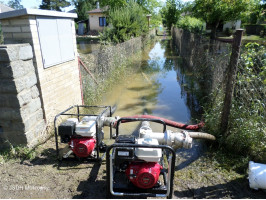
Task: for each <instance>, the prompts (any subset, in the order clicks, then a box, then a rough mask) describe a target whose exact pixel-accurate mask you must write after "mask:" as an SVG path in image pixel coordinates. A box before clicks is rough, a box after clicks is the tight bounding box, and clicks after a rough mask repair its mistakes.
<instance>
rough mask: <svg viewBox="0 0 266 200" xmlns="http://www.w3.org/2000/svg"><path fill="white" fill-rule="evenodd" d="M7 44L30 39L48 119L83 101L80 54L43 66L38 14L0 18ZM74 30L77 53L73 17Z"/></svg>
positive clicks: (75, 48) (74, 38)
mask: <svg viewBox="0 0 266 200" xmlns="http://www.w3.org/2000/svg"><path fill="white" fill-rule="evenodd" d="M1 22H2V27H3V34H4V43H5V44H14V43H25V42H26V43H29V44H30V45H31V46H32V47H33V55H34V58H33V63H34V66H35V70H36V72H37V80H38V87H39V89H40V92H41V96H42V99H41V100H42V107H43V109H44V112H45V118H46V120H51V119H52V118H53V117H54V116H55V115H56V114H58V113H59V112H61V111H63V110H65V109H66V108H68V107H69V106H71V105H74V104H81V90H80V81H79V68H78V60H77V56H76V57H75V59H74V60H72V61H69V62H65V63H61V64H59V65H55V66H52V67H49V68H46V69H44V67H43V61H42V53H41V47H40V43H39V36H38V29H37V23H36V16H31V15H29V16H20V17H16V18H9V19H3V20H1ZM72 33H73V44H74V50H75V55H77V45H76V35H75V25H74V20H72Z"/></svg>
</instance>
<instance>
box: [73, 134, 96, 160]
mask: <svg viewBox="0 0 266 200" xmlns="http://www.w3.org/2000/svg"><path fill="white" fill-rule="evenodd" d="M95 144H96V140H95V139H94V138H93V137H78V138H71V141H70V147H71V149H72V151H73V152H74V154H75V155H76V156H77V157H80V158H84V157H88V156H90V155H91V154H92V151H93V150H94V148H95Z"/></svg>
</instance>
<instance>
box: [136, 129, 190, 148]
mask: <svg viewBox="0 0 266 200" xmlns="http://www.w3.org/2000/svg"><path fill="white" fill-rule="evenodd" d="M139 137H140V138H152V139H157V140H158V142H159V144H163V145H169V146H171V147H173V148H174V149H177V148H181V147H184V148H187V149H189V148H191V147H192V138H191V137H190V135H189V133H188V132H187V131H182V132H180V133H175V132H173V131H171V130H167V131H165V132H164V133H158V132H153V131H152V129H151V128H150V127H149V126H146V125H144V126H142V127H141V128H140V130H139Z"/></svg>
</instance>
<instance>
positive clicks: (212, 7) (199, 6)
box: [191, 0, 258, 39]
mask: <svg viewBox="0 0 266 200" xmlns="http://www.w3.org/2000/svg"><path fill="white" fill-rule="evenodd" d="M257 4H258V0H219V1H218V0H195V1H194V3H193V7H192V10H191V11H192V14H193V15H194V17H197V18H200V19H202V20H204V21H205V22H206V23H207V24H209V25H210V26H211V29H212V34H211V36H212V39H214V37H215V33H216V29H217V27H218V26H219V24H220V23H221V22H226V21H233V20H238V19H241V18H243V17H244V16H247V15H249V14H250V13H252V11H253V10H254V9H255V7H256V5H257Z"/></svg>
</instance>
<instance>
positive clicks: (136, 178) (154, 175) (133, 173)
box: [126, 162, 162, 189]
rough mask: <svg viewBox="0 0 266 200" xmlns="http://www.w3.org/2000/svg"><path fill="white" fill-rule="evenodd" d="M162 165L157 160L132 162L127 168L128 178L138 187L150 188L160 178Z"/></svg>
mask: <svg viewBox="0 0 266 200" xmlns="http://www.w3.org/2000/svg"><path fill="white" fill-rule="evenodd" d="M161 169H162V166H161V165H160V164H159V163H156V162H148V163H146V162H132V163H131V164H130V165H129V166H128V168H127V169H126V175H127V177H128V179H129V180H130V181H131V182H132V183H133V184H134V185H135V186H137V187H138V188H143V189H148V188H152V187H154V186H155V184H156V183H157V182H158V180H159V176H160V172H161Z"/></svg>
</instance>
